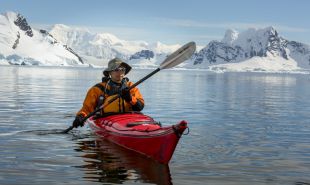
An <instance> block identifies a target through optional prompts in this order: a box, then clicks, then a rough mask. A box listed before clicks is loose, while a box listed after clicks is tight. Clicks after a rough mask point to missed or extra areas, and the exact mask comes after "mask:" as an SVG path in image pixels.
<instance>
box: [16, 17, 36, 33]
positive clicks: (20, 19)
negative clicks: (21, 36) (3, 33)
mask: <svg viewBox="0 0 310 185" xmlns="http://www.w3.org/2000/svg"><path fill="white" fill-rule="evenodd" d="M14 24H15V25H16V26H18V27H19V28H20V29H21V30H23V31H25V33H26V35H28V36H29V37H32V36H33V32H32V29H31V27H30V26H29V25H28V23H27V20H26V18H24V17H23V16H22V15H20V14H18V15H17V19H16V20H15V21H14Z"/></svg>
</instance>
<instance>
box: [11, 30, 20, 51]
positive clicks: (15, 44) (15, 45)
mask: <svg viewBox="0 0 310 185" xmlns="http://www.w3.org/2000/svg"><path fill="white" fill-rule="evenodd" d="M19 38H20V34H19V32H17V39H16V40H15V43H14V45H13V46H12V48H13V49H16V48H17V46H18V43H19Z"/></svg>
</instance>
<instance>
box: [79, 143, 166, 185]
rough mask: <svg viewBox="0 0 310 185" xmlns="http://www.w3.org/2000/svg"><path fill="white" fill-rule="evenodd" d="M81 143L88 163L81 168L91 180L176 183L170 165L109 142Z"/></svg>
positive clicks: (87, 178)
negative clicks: (172, 178) (172, 179)
mask: <svg viewBox="0 0 310 185" xmlns="http://www.w3.org/2000/svg"><path fill="white" fill-rule="evenodd" d="M78 144H79V147H78V149H76V150H77V151H81V152H83V153H84V154H83V155H82V156H81V157H83V160H84V162H85V164H84V165H81V166H77V167H78V168H82V169H83V171H84V172H85V176H84V178H85V179H86V180H87V181H92V182H98V181H99V182H104V183H123V182H125V181H126V182H145V183H154V184H163V185H166V184H167V185H170V184H172V182H171V175H170V170H169V166H168V165H164V164H160V163H158V162H156V161H154V160H152V159H149V158H146V157H145V156H142V155H140V154H138V153H136V152H133V151H130V150H127V149H124V148H122V147H120V146H118V145H116V144H114V143H111V142H109V141H105V140H96V139H95V140H87V141H79V142H78Z"/></svg>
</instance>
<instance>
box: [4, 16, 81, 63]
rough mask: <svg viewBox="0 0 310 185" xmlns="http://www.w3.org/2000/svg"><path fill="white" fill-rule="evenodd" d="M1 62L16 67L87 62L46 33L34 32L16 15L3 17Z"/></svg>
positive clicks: (23, 19)
mask: <svg viewBox="0 0 310 185" xmlns="http://www.w3.org/2000/svg"><path fill="white" fill-rule="evenodd" d="M0 62H1V64H7V63H9V64H16V65H57V66H58V65H79V64H83V61H82V60H81V59H80V58H79V57H78V55H77V54H76V53H74V51H72V49H70V48H69V47H67V46H64V45H63V44H61V43H59V42H58V41H57V40H56V39H54V38H53V37H52V36H51V35H49V34H48V33H47V32H46V31H44V30H40V31H38V30H35V29H32V28H31V27H30V26H29V25H28V23H27V21H26V19H25V18H24V17H23V16H22V15H20V14H17V13H15V12H7V13H5V14H1V15H0Z"/></svg>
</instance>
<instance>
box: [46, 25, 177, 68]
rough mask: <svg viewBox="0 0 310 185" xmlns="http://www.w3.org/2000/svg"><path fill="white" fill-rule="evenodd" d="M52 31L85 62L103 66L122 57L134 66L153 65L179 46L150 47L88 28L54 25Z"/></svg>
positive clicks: (146, 44) (155, 44)
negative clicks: (93, 31) (92, 31)
mask: <svg viewBox="0 0 310 185" xmlns="http://www.w3.org/2000/svg"><path fill="white" fill-rule="evenodd" d="M49 32H50V33H51V34H52V35H53V36H54V37H55V38H56V39H57V40H59V41H61V42H62V43H65V44H66V45H68V46H70V47H71V48H73V49H74V50H75V51H76V52H78V53H79V54H80V55H81V56H82V57H83V58H84V59H85V61H86V62H88V63H92V64H95V65H100V66H105V65H107V62H108V61H109V60H111V59H112V58H114V57H119V58H122V59H124V60H126V61H127V62H129V63H131V64H133V65H139V64H141V65H143V66H147V65H148V64H149V66H153V65H154V63H156V62H157V61H159V60H158V59H160V58H162V57H161V56H162V55H164V56H167V55H168V54H169V53H171V52H173V51H175V50H176V49H178V48H179V47H180V45H165V44H162V43H160V42H157V43H154V44H149V43H147V42H145V41H126V40H122V39H119V38H118V37H116V36H115V35H112V34H110V33H91V32H90V31H89V30H88V29H85V28H74V27H69V26H66V25H63V24H56V25H54V26H53V27H52V28H51V29H50V30H49ZM159 62H160V61H159Z"/></svg>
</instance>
